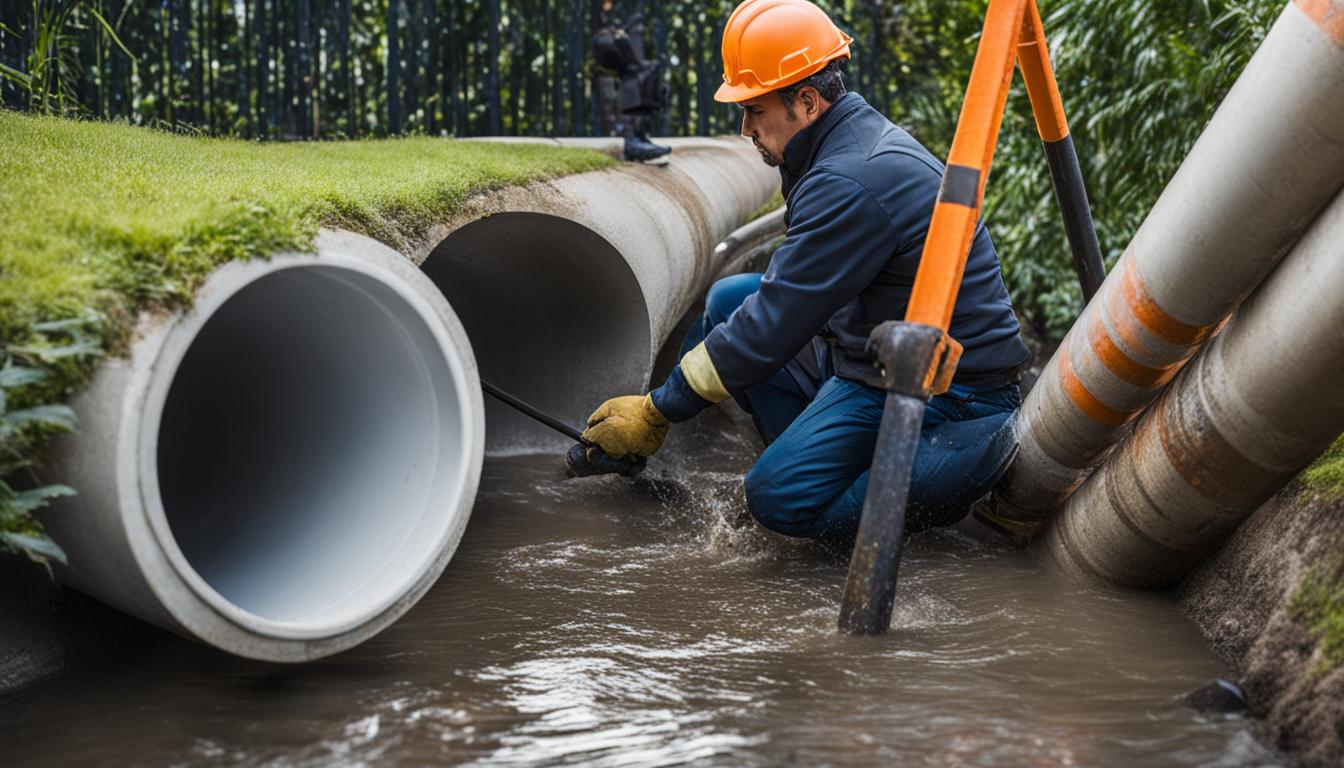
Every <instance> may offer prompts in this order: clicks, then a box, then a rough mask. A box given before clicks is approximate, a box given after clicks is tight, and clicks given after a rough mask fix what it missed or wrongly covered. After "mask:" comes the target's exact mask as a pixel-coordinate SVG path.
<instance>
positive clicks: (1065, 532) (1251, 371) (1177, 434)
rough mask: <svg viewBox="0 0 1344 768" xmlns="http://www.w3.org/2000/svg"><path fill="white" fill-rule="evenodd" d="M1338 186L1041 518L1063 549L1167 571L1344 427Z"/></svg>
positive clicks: (1170, 577) (1137, 571)
mask: <svg viewBox="0 0 1344 768" xmlns="http://www.w3.org/2000/svg"><path fill="white" fill-rule="evenodd" d="M1340 243H1344V193H1341V194H1340V195H1339V196H1337V197H1336V198H1335V201H1334V202H1333V203H1332V204H1331V206H1330V207H1329V208H1328V209H1327V210H1326V212H1325V213H1324V214H1323V215H1322V216H1321V217H1320V219H1319V220H1318V221H1317V222H1316V223H1315V224H1314V225H1313V226H1312V228H1311V230H1310V231H1309V232H1308V233H1307V235H1306V236H1305V237H1303V239H1302V240H1301V242H1299V243H1298V244H1297V246H1296V247H1295V248H1294V249H1293V251H1292V253H1290V254H1289V255H1288V256H1287V258H1285V259H1284V260H1283V262H1282V263H1281V264H1279V266H1278V268H1276V269H1275V270H1274V272H1273V273H1272V274H1271V275H1270V276H1269V278H1268V279H1267V280H1265V282H1264V283H1263V284H1262V285H1261V286H1260V287H1259V288H1258V289H1256V291H1255V293H1253V294H1252V295H1251V297H1250V299H1249V300H1247V302H1246V303H1245V305H1244V306H1243V307H1242V308H1241V309H1240V310H1239V311H1238V312H1237V314H1236V315H1234V316H1233V318H1232V320H1231V322H1230V323H1229V324H1228V326H1227V327H1226V329H1224V330H1223V331H1222V332H1221V333H1219V334H1218V335H1217V336H1216V337H1215V338H1214V339H1213V341H1212V342H1210V343H1209V345H1208V346H1207V347H1206V348H1205V349H1204V350H1203V351H1202V352H1200V354H1199V356H1198V357H1196V358H1195V360H1194V362H1192V363H1191V364H1190V365H1189V366H1187V367H1186V369H1185V370H1184V371H1183V372H1182V373H1181V375H1180V376H1179V377H1178V378H1177V379H1176V381H1175V382H1174V383H1173V384H1172V385H1171V386H1170V387H1169V388H1168V390H1167V391H1166V392H1165V393H1163V395H1162V398H1161V399H1160V400H1158V402H1157V404H1156V405H1154V406H1153V407H1152V408H1150V409H1149V410H1148V411H1147V412H1146V413H1145V414H1144V415H1143V417H1142V418H1141V419H1140V420H1139V422H1138V425H1137V427H1136V429H1135V431H1134V434H1133V435H1132V436H1131V437H1129V438H1128V439H1127V440H1126V441H1124V442H1122V443H1121V444H1120V445H1119V446H1118V447H1117V448H1116V450H1115V452H1114V453H1112V454H1111V456H1110V457H1109V458H1107V459H1106V461H1105V462H1104V463H1103V464H1102V465H1101V467H1100V468H1099V469H1098V470H1097V471H1096V472H1095V473H1094V474H1093V475H1092V476H1091V477H1089V478H1088V479H1087V481H1086V482H1085V483H1084V484H1083V485H1082V487H1081V488H1079V489H1078V491H1077V492H1076V493H1074V494H1073V496H1071V497H1070V498H1069V500H1068V502H1067V504H1066V506H1065V508H1064V511H1063V512H1062V513H1061V514H1060V515H1059V516H1057V517H1056V518H1055V519H1054V520H1053V521H1052V522H1051V524H1050V526H1049V528H1048V534H1047V536H1046V543H1047V546H1048V547H1049V548H1050V551H1051V552H1052V553H1053V554H1055V555H1056V556H1057V558H1058V559H1059V560H1061V561H1062V562H1065V563H1067V564H1070V565H1072V566H1076V567H1078V568H1081V569H1082V570H1085V571H1087V572H1089V573H1092V574H1095V575H1098V576H1101V577H1103V578H1105V579H1107V580H1110V581H1113V582H1117V583H1120V584H1125V585H1131V586H1143V587H1156V586H1166V585H1169V584H1171V583H1173V582H1174V581H1175V580H1176V579H1177V577H1179V576H1180V575H1181V574H1182V573H1183V572H1184V571H1185V570H1186V568H1188V567H1189V566H1191V565H1193V564H1194V563H1195V562H1197V560H1198V559H1199V556H1200V555H1202V554H1204V553H1205V552H1207V551H1208V550H1209V549H1210V548H1212V547H1213V546H1214V545H1216V544H1217V543H1219V542H1220V541H1221V540H1222V539H1223V537H1224V536H1225V535H1226V534H1228V533H1230V532H1231V531H1232V529H1233V528H1235V527H1236V526H1237V525H1238V524H1239V523H1240V522H1241V521H1242V520H1243V519H1244V518H1245V517H1246V516H1247V515H1249V514H1250V513H1251V512H1253V511H1254V510H1255V509H1256V508H1257V507H1259V506H1260V505H1261V504H1262V503H1263V502H1264V501H1265V500H1267V499H1268V498H1269V497H1270V496H1272V495H1273V494H1274V492H1275V491H1277V490H1278V489H1279V488H1280V487H1282V486H1283V484H1284V483H1285V482H1287V481H1288V480H1289V479H1290V478H1291V477H1292V476H1293V475H1295V474H1297V473H1298V472H1300V471H1301V470H1302V469H1303V468H1304V467H1305V466H1306V465H1307V464H1309V463H1310V462H1311V461H1312V459H1313V458H1315V457H1316V456H1317V455H1319V454H1320V452H1321V451H1323V450H1324V449H1325V448H1326V447H1327V446H1329V445H1330V443H1331V441H1332V440H1334V438H1335V437H1336V436H1337V435H1339V433H1340V432H1341V431H1344V386H1340V381H1341V380H1344V301H1341V300H1340V297H1341V296H1344V260H1342V259H1341V258H1340V256H1341V251H1340Z"/></svg>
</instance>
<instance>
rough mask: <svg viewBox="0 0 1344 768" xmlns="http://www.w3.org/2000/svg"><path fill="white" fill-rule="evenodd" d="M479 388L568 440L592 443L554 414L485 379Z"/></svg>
mask: <svg viewBox="0 0 1344 768" xmlns="http://www.w3.org/2000/svg"><path fill="white" fill-rule="evenodd" d="M481 389H482V390H484V391H485V393H486V394H487V395H490V396H491V397H493V398H495V399H496V400H498V401H500V402H501V403H504V404H505V405H507V406H509V407H511V408H514V409H515V410H517V411H518V412H519V413H522V414H524V415H526V416H530V417H531V418H533V419H536V420H537V421H539V422H541V423H542V424H545V425H546V426H548V427H550V428H551V429H554V430H555V431H556V432H559V433H560V434H562V435H564V436H565V437H568V438H569V439H570V440H574V441H576V442H579V443H582V444H583V445H592V443H589V442H588V441H587V440H584V439H583V435H581V434H579V432H578V430H576V429H574V428H573V427H571V426H569V425H568V424H566V423H564V422H563V421H560V420H559V419H557V418H555V417H554V416H550V415H548V414H546V413H544V412H543V411H541V410H539V409H537V408H534V407H532V406H530V405H528V404H527V403H525V402H523V401H522V400H519V399H518V398H516V397H514V396H513V395H510V394H509V393H508V392H505V391H504V390H502V389H500V388H499V387H496V386H495V385H494V384H491V383H490V382H488V381H486V380H485V379H481Z"/></svg>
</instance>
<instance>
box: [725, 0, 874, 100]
mask: <svg viewBox="0 0 1344 768" xmlns="http://www.w3.org/2000/svg"><path fill="white" fill-rule="evenodd" d="M852 42H854V40H853V39H852V38H850V36H849V35H846V34H845V33H844V32H841V31H840V28H839V27H837V26H835V24H834V22H832V21H831V19H830V17H829V16H827V15H826V12H825V11H823V10H821V9H820V8H818V7H817V6H815V5H813V4H812V3H809V2H807V0H746V2H744V3H742V4H741V5H739V6H737V8H736V9H734V10H733V15H731V16H729V17H728V23H727V24H726V25H724V28H723V85H720V86H719V90H718V91H717V92H716V93H715V94H714V100H715V101H725V102H737V101H746V100H747V99H753V98H756V97H757V96H760V95H761V94H763V93H769V92H770V91H773V90H775V89H776V88H783V87H785V86H788V85H793V84H794V83H796V82H798V81H799V80H802V79H803V78H805V77H807V76H809V75H814V74H816V73H817V72H820V71H821V70H822V68H824V67H825V66H826V64H827V62H830V61H833V60H835V59H842V58H843V59H848V58H849V44H850V43H852Z"/></svg>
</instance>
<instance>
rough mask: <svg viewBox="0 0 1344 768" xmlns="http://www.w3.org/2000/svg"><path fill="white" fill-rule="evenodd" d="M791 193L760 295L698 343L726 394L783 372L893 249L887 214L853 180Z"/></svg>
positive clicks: (822, 180)
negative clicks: (791, 203) (780, 240)
mask: <svg viewBox="0 0 1344 768" xmlns="http://www.w3.org/2000/svg"><path fill="white" fill-rule="evenodd" d="M794 194H795V202H794V207H793V210H792V211H791V212H790V216H789V230H788V236H787V237H786V238H785V240H784V242H783V244H781V245H780V247H779V249H778V250H776V251H775V254H774V256H773V257H772V259H771V262H770V267H769V269H768V270H767V271H766V273H765V277H764V278H762V280H761V288H760V290H759V291H758V292H757V293H755V294H753V295H751V296H749V297H748V298H747V300H746V301H745V302H743V304H742V306H741V307H740V308H738V310H737V311H736V312H734V313H733V314H732V315H731V316H730V317H729V318H728V320H727V321H725V322H724V323H721V324H720V325H719V326H717V327H716V328H714V330H713V331H712V332H711V333H710V334H709V336H708V337H707V338H706V339H705V348H706V349H705V351H706V352H708V354H709V359H710V360H711V361H712V362H713V365H714V369H715V370H716V371H717V373H718V376H719V379H720V380H721V381H722V383H723V386H724V388H725V389H726V390H727V391H728V392H729V393H732V394H737V393H739V392H742V391H743V390H746V389H749V388H751V387H753V386H755V385H756V384H759V383H761V382H762V381H765V380H766V379H768V378H769V377H770V376H771V375H772V374H774V373H775V371H778V370H779V369H780V368H782V367H784V365H785V364H786V363H787V362H788V361H789V360H790V359H791V358H792V357H793V356H794V355H795V354H797V353H798V350H800V349H802V348H803V346H804V345H806V344H807V343H808V342H809V341H810V340H811V338H812V337H813V336H815V335H816V334H817V332H818V331H820V330H821V328H822V326H824V325H825V324H826V321H827V320H828V319H830V317H831V315H833V314H835V312H836V311H837V310H839V309H840V308H841V307H843V306H844V305H845V304H847V303H849V302H850V301H852V300H853V299H854V298H855V297H856V296H858V295H859V293H861V292H862V291H863V290H864V289H865V288H866V287H868V285H869V284H870V283H871V282H872V281H873V279H874V278H875V277H876V276H877V274H878V273H879V272H880V271H881V270H882V268H883V267H884V266H885V265H886V264H887V262H888V261H889V260H890V259H891V257H892V256H893V255H894V254H895V253H896V252H897V251H898V246H899V242H898V238H897V233H896V232H895V230H894V227H893V225H892V219H891V217H890V216H888V215H887V213H886V212H885V211H884V210H883V209H882V207H881V206H880V205H879V204H878V202H877V200H876V199H875V198H874V196H873V195H872V194H871V193H870V192H869V191H868V190H867V189H865V188H864V187H863V186H862V185H861V184H859V183H858V182H857V181H855V180H853V179H850V178H848V177H846V176H840V175H836V174H819V175H817V176H815V177H813V178H809V179H807V180H805V181H804V182H803V186H802V187H800V188H799V189H797V190H795V192H794Z"/></svg>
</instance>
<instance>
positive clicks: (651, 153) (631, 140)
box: [625, 131, 672, 163]
mask: <svg viewBox="0 0 1344 768" xmlns="http://www.w3.org/2000/svg"><path fill="white" fill-rule="evenodd" d="M671 151H672V148H671V147H664V146H661V145H658V144H654V143H653V142H652V141H649V138H648V136H647V135H645V134H642V133H635V132H634V131H631V132H629V133H627V134H626V135H625V159H626V160H633V161H635V162H640V163H648V162H657V161H659V160H661V161H663V162H666V158H667V154H668V153H669V152H671Z"/></svg>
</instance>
